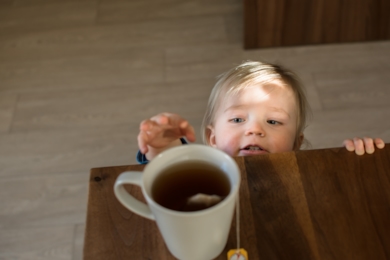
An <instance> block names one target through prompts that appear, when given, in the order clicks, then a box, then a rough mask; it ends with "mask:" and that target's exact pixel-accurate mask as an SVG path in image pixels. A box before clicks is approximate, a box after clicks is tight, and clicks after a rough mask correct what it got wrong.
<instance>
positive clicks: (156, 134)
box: [138, 113, 195, 160]
mask: <svg viewBox="0 0 390 260" xmlns="http://www.w3.org/2000/svg"><path fill="white" fill-rule="evenodd" d="M183 136H185V137H186V138H187V139H188V141H190V142H194V141H195V131H194V128H193V127H192V126H191V125H190V124H189V123H188V122H187V121H186V120H185V119H183V118H182V117H180V116H179V115H176V114H171V113H161V114H158V115H156V116H154V117H152V118H150V119H147V120H144V121H142V122H141V124H140V132H139V134H138V147H139V149H140V151H141V153H143V154H147V153H148V152H149V155H150V156H148V155H147V158H148V159H149V160H151V159H152V157H154V156H155V155H157V154H158V153H160V152H162V151H163V150H165V149H166V148H168V147H171V146H175V145H179V144H181V142H180V140H179V138H180V137H183ZM152 150H153V151H152Z"/></svg>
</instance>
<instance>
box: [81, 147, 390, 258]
mask: <svg viewBox="0 0 390 260" xmlns="http://www.w3.org/2000/svg"><path fill="white" fill-rule="evenodd" d="M235 159H236V162H237V163H238V165H239V167H240V169H241V173H242V183H241V187H240V219H241V224H240V228H241V236H240V239H241V246H242V247H243V248H245V249H246V250H247V251H248V253H249V258H250V259H388V258H389V257H390V233H389V232H388V231H389V230H390V191H389V188H388V187H390V145H389V144H387V146H386V148H384V149H382V150H378V151H376V152H375V153H374V154H373V155H366V156H364V157H360V156H356V155H355V154H353V153H350V152H348V151H346V149H344V148H331V149H320V150H311V151H299V152H288V153H279V154H269V155H262V156H253V157H237V158H235ZM143 167H144V166H142V165H130V166H117V167H104V168H94V169H92V170H91V176H90V189H89V202H88V213H87V225H86V233H85V244H84V259H129V258H130V259H175V258H174V257H173V256H172V255H171V254H170V253H169V251H168V250H167V248H166V246H165V244H164V242H163V240H162V237H161V235H160V233H159V231H158V229H157V226H156V224H155V223H154V222H153V221H150V220H147V219H144V218H142V217H140V216H138V215H136V214H133V213H131V212H130V211H128V210H127V209H125V208H124V207H123V206H122V205H121V204H120V203H119V202H118V200H117V199H116V198H115V195H114V193H113V185H114V182H115V180H116V178H117V177H118V175H119V174H121V173H122V172H124V171H127V170H137V171H142V170H143ZM128 191H129V192H130V193H131V194H133V195H134V196H136V197H137V198H138V199H141V200H143V197H142V193H141V191H140V189H139V188H138V187H135V186H129V187H128ZM235 228H236V227H235V220H233V222H232V226H231V231H230V235H229V239H228V242H227V245H226V247H225V250H224V252H223V253H222V254H221V255H220V256H219V257H218V258H216V259H226V253H227V251H228V250H229V249H233V248H235V246H236V232H235V230H236V229H235Z"/></svg>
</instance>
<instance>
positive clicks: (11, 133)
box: [0, 0, 390, 259]
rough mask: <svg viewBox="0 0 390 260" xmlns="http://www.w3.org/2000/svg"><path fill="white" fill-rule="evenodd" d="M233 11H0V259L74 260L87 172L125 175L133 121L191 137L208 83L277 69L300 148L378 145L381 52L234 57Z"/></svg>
mask: <svg viewBox="0 0 390 260" xmlns="http://www.w3.org/2000/svg"><path fill="white" fill-rule="evenodd" d="M241 5H242V2H241V1H238V0H214V1H206V0H188V1H179V0H160V1H157V0H147V1H146V0H132V1H122V0H111V1H109V0H100V1H97V0H96V1H94V0H84V1H75V0H67V1H58V0H57V1H52V0H36V1H32V0H0V166H1V167H0V177H1V178H0V198H1V200H0V259H81V258H82V245H83V234H84V227H85V226H84V223H85V217H86V206H87V193H88V176H89V169H90V168H92V167H99V166H110V165H125V164H134V163H135V153H136V150H137V145H136V136H137V133H138V125H139V122H140V121H141V120H142V119H144V118H147V117H150V116H152V115H154V114H156V113H158V112H163V111H169V112H176V113H180V114H181V115H183V116H184V117H185V118H187V119H188V120H189V121H190V122H191V123H192V124H193V125H194V127H195V129H197V130H199V127H200V122H201V118H202V115H203V112H204V108H205V104H206V102H207V97H208V95H209V92H210V90H211V88H212V86H213V84H214V82H215V79H216V76H217V75H219V74H220V73H222V72H224V71H225V70H227V69H229V68H231V67H233V66H235V65H237V64H238V63H240V62H241V61H243V60H246V59H252V60H258V59H262V60H266V61H270V62H278V63H280V64H283V65H285V66H287V67H289V68H291V69H292V70H295V71H296V72H297V73H298V74H299V75H300V76H301V78H302V80H303V81H304V83H305V84H306V87H307V91H308V97H309V99H310V103H311V105H312V108H313V119H312V120H311V122H310V126H309V127H308V128H307V130H306V136H307V138H308V139H309V140H310V142H311V144H312V148H314V149H315V148H323V147H335V146H340V145H341V142H342V140H343V139H344V138H347V137H354V136H364V135H369V136H378V137H382V138H383V139H384V140H385V141H386V142H390V130H389V129H390V120H389V118H390V102H389V97H390V83H389V82H390V73H389V71H390V59H389V57H390V42H389V41H382V42H370V43H355V44H338V45H319V46H301V47H290V48H274V49H273V48H271V49H263V50H252V51H244V50H243V48H242V34H243V33H242V6H241Z"/></svg>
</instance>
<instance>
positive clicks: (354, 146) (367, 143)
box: [343, 137, 385, 155]
mask: <svg viewBox="0 0 390 260" xmlns="http://www.w3.org/2000/svg"><path fill="white" fill-rule="evenodd" d="M374 144H375V145H374ZM343 145H344V146H345V148H347V150H348V151H350V152H353V151H355V153H356V154H357V155H363V154H364V153H368V154H372V153H374V151H375V146H376V147H377V148H379V149H382V148H383V147H385V143H384V142H383V140H382V139H380V138H375V139H372V138H369V137H364V138H363V139H361V138H358V137H355V138H353V139H346V140H344V142H343Z"/></svg>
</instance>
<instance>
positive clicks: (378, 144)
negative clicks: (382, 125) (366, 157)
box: [374, 138, 385, 149]
mask: <svg viewBox="0 0 390 260" xmlns="http://www.w3.org/2000/svg"><path fill="white" fill-rule="evenodd" d="M374 143H375V145H376V147H378V148H379V149H382V148H384V147H385V142H384V141H383V140H382V139H381V138H375V139H374Z"/></svg>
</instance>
